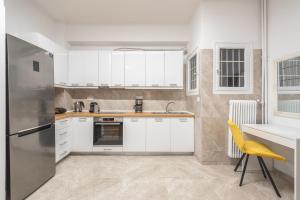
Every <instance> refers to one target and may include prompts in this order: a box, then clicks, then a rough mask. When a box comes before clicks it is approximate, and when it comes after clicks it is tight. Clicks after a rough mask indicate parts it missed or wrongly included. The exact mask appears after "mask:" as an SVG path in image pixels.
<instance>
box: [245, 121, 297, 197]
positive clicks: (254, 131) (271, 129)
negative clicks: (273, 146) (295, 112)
mask: <svg viewBox="0 0 300 200" xmlns="http://www.w3.org/2000/svg"><path fill="white" fill-rule="evenodd" d="M299 126H300V125H299ZM242 131H243V132H244V133H246V134H249V135H253V136H256V137H259V138H262V139H265V140H268V141H271V142H274V143H277V144H281V145H283V146H286V147H289V148H291V149H294V200H300V128H299V129H297V128H291V127H286V126H281V125H275V124H243V125H242Z"/></svg>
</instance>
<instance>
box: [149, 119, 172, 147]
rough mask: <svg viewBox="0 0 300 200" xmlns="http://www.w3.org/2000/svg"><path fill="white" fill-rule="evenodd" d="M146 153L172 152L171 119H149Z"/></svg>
mask: <svg viewBox="0 0 300 200" xmlns="http://www.w3.org/2000/svg"><path fill="white" fill-rule="evenodd" d="M146 151H147V152H170V119H169V118H148V119H147V134H146Z"/></svg>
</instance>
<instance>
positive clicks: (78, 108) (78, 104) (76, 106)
mask: <svg viewBox="0 0 300 200" xmlns="http://www.w3.org/2000/svg"><path fill="white" fill-rule="evenodd" d="M83 108H84V103H83V101H76V102H74V112H82V110H83Z"/></svg>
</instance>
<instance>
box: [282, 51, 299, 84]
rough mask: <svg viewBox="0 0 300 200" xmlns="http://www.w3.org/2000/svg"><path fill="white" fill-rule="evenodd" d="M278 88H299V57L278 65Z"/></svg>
mask: <svg viewBox="0 0 300 200" xmlns="http://www.w3.org/2000/svg"><path fill="white" fill-rule="evenodd" d="M278 68H279V70H278V71H279V86H280V87H281V88H286V87H289V88H297V87H300V57H298V58H296V59H289V60H285V61H281V62H279V63H278Z"/></svg>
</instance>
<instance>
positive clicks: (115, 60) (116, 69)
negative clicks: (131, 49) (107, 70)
mask: <svg viewBox="0 0 300 200" xmlns="http://www.w3.org/2000/svg"><path fill="white" fill-rule="evenodd" d="M124 69H125V55H124V52H123V51H112V52H111V86H112V87H123V86H124V73H125V71H124Z"/></svg>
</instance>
